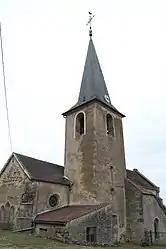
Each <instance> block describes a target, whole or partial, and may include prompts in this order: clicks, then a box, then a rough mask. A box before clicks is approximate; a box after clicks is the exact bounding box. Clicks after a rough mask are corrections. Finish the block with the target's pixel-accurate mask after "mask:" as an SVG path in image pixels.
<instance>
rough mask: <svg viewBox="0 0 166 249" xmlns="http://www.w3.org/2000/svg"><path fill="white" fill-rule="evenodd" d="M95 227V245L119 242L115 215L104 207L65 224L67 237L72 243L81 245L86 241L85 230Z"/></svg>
mask: <svg viewBox="0 0 166 249" xmlns="http://www.w3.org/2000/svg"><path fill="white" fill-rule="evenodd" d="M87 227H96V229H97V236H96V240H97V241H96V242H97V244H100V245H102V244H106V245H111V244H113V243H114V242H116V241H118V240H119V234H118V220H117V216H116V215H114V216H113V215H112V211H111V207H110V206H107V207H104V208H102V209H100V210H98V211H96V212H93V213H90V214H88V215H85V216H82V217H80V218H78V219H75V220H73V221H71V222H69V223H68V224H67V230H68V232H69V237H70V238H71V239H72V241H73V242H77V241H79V242H80V243H82V244H85V243H87V241H86V228H87Z"/></svg>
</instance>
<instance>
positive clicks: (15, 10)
mask: <svg viewBox="0 0 166 249" xmlns="http://www.w3.org/2000/svg"><path fill="white" fill-rule="evenodd" d="M89 10H90V11H92V12H93V13H94V14H95V18H94V20H93V24H92V26H93V41H94V44H95V47H96V51H97V54H98V57H99V60H100V64H101V67H102V70H103V74H104V77H105V81H106V84H107V87H108V90H109V94H110V97H111V101H112V103H113V105H114V106H115V107H116V108H117V109H118V110H119V111H120V112H122V113H124V114H125V115H126V118H125V119H124V120H123V124H124V139H125V150H126V164H127V167H128V168H130V169H133V168H137V169H139V170H140V171H141V172H142V173H144V174H145V175H146V176H147V177H149V178H150V179H151V180H152V181H154V182H155V183H156V184H157V185H158V186H160V187H161V195H162V197H163V198H164V199H165V201H166V185H165V182H166V160H165V156H166V112H165V111H164V110H165V106H166V15H165V13H166V1H165V0H163V1H162V0H160V1H159V0H156V1H154V0H149V1H148V0H138V1H137V0H134V1H133V0H130V1H129V0H116V1H115V0H104V1H101V0H100V1H99V0H93V1H90V0H86V1H85V0H82V1H81V0H79V1H78V0H75V1H74V0H66V1H65V0H61V1H55V0H24V1H22V0H0V20H1V22H2V34H3V47H4V60H5V71H6V85H7V94H8V105H9V116H10V124H11V135H12V144H13V151H15V152H18V153H22V154H26V155H28V156H32V157H36V158H40V159H43V160H47V161H51V162H54V163H58V164H62V165H63V158H64V139H65V136H64V135H65V133H64V125H65V120H64V118H63V117H62V116H61V113H63V112H64V111H66V110H67V109H69V108H70V107H71V106H72V105H74V104H75V103H76V101H77V97H78V94H79V88H80V83H81V78H82V73H83V67H84V63H85V57H86V53H87V47H88V42H89V37H88V28H87V26H86V23H87V21H88V11H89ZM10 154H11V151H10V146H9V139H8V130H7V121H6V112H5V100H4V88H3V77H2V64H1V63H0V167H2V166H3V165H4V163H5V162H6V161H7V159H8V157H9V156H10Z"/></svg>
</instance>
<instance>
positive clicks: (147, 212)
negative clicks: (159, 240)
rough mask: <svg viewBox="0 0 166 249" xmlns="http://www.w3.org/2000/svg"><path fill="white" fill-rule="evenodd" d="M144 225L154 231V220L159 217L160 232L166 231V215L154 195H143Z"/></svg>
mask: <svg viewBox="0 0 166 249" xmlns="http://www.w3.org/2000/svg"><path fill="white" fill-rule="evenodd" d="M143 209H144V226H145V228H146V230H148V231H150V230H151V231H152V232H154V220H155V218H158V219H159V232H164V233H166V220H165V218H166V216H165V214H164V212H163V210H162V209H161V207H160V206H159V204H158V202H157V200H156V199H155V197H154V196H151V195H144V196H143ZM165 236H166V235H165Z"/></svg>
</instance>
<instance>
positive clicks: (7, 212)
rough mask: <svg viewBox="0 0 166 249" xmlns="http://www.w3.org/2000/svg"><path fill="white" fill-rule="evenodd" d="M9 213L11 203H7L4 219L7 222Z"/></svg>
mask: <svg viewBox="0 0 166 249" xmlns="http://www.w3.org/2000/svg"><path fill="white" fill-rule="evenodd" d="M9 213H10V202H9V201H7V202H6V204H5V213H4V218H5V220H6V221H7V220H8V219H9Z"/></svg>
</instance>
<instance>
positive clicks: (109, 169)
mask: <svg viewBox="0 0 166 249" xmlns="http://www.w3.org/2000/svg"><path fill="white" fill-rule="evenodd" d="M80 111H83V112H84V113H85V116H86V127H85V130H86V134H85V135H82V136H78V137H77V136H74V124H75V116H76V115H77V113H73V114H71V115H69V116H67V117H66V141H65V175H66V176H67V177H69V179H71V180H72V181H73V182H74V186H73V188H72V192H71V203H84V204H86V203H100V202H108V203H111V204H112V210H113V211H114V212H115V213H117V215H118V216H119V219H120V223H119V226H120V228H121V232H124V231H125V227H126V215H125V214H126V210H125V209H126V204H125V187H124V178H125V176H126V167H125V155H124V142H123V128H122V120H121V118H120V117H118V116H117V115H115V114H113V113H111V115H112V116H113V118H114V126H115V137H111V136H109V135H107V133H106V115H107V112H108V111H107V110H106V109H105V108H104V107H101V106H100V105H99V104H97V103H94V104H91V105H89V106H86V107H84V108H83V109H82V110H80Z"/></svg>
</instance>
